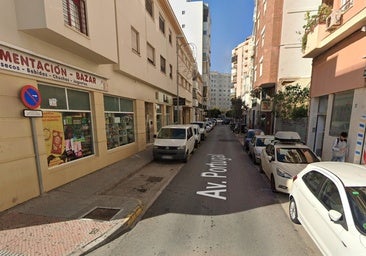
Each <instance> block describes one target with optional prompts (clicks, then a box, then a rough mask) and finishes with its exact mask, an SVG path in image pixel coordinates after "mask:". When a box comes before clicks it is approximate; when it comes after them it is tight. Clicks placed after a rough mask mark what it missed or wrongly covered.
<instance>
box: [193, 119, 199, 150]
mask: <svg viewBox="0 0 366 256" xmlns="http://www.w3.org/2000/svg"><path fill="white" fill-rule="evenodd" d="M192 127H193V134H194V139H195V144H194V147H195V148H198V146H199V144H200V143H201V134H200V126H199V125H198V124H192Z"/></svg>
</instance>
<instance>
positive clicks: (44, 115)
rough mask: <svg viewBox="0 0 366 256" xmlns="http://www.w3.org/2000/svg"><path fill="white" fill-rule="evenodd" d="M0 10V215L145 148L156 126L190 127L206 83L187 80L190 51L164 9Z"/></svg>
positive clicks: (16, 4)
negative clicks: (196, 96) (195, 97)
mask: <svg viewBox="0 0 366 256" xmlns="http://www.w3.org/2000/svg"><path fill="white" fill-rule="evenodd" d="M0 7H1V9H2V10H3V15H1V17H0V21H1V22H0V24H1V25H0V27H1V31H2V33H1V38H0V109H1V110H0V123H1V124H0V132H1V136H0V149H1V155H0V170H1V173H0V194H1V198H0V211H2V210H5V209H8V208H11V207H13V206H15V205H17V204H20V203H22V202H24V201H27V200H29V199H31V198H33V197H37V196H39V195H40V194H42V193H43V192H46V191H49V190H52V189H54V188H56V187H59V186H61V185H63V184H66V183H68V182H70V181H73V180H75V179H77V178H79V177H82V176H84V175H87V174H89V173H92V172H95V171H97V170H98V169H100V168H103V167H105V166H108V165H110V164H112V163H114V162H116V161H118V160H120V159H123V158H125V157H128V156H130V155H132V154H135V153H137V152H139V151H140V150H143V149H145V147H146V146H147V145H148V144H149V143H151V142H152V138H153V134H154V133H155V132H156V131H157V130H158V129H159V128H160V127H161V126H162V125H165V124H169V123H173V122H174V121H176V122H179V123H189V122H190V121H192V116H193V114H192V113H193V110H192V91H193V88H194V87H195V86H199V85H195V84H196V83H198V84H199V83H201V86H202V79H201V78H200V75H199V74H197V76H196V77H195V79H193V77H192V76H191V74H192V71H193V70H194V69H195V67H196V62H195V59H194V56H193V53H192V51H191V49H190V48H189V47H188V48H187V47H178V46H179V45H182V44H188V42H187V40H186V39H185V37H182V36H181V35H183V31H182V29H181V27H180V25H179V23H178V21H177V19H176V17H175V15H174V12H173V10H172V8H171V6H170V4H169V2H168V0H138V1H129V0H121V1H113V0H105V1H85V0H78V1H76V0H37V1H28V0H3V1H1V2H0ZM177 97H179V100H178V101H177ZM174 99H176V100H175V101H176V102H178V106H174V105H173V102H174ZM174 112H175V114H174Z"/></svg>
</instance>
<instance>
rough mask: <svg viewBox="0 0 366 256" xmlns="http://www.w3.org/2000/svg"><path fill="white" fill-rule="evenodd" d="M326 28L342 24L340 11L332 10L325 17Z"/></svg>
mask: <svg viewBox="0 0 366 256" xmlns="http://www.w3.org/2000/svg"><path fill="white" fill-rule="evenodd" d="M326 24H327V30H332V29H335V28H336V27H338V26H340V25H341V24H342V11H341V10H337V11H333V12H332V13H331V14H330V15H329V16H328V17H327V19H326Z"/></svg>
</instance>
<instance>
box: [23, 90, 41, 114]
mask: <svg viewBox="0 0 366 256" xmlns="http://www.w3.org/2000/svg"><path fill="white" fill-rule="evenodd" d="M20 98H21V100H22V102H23V104H24V106H26V107H27V108H29V109H36V108H38V107H39V106H40V105H41V100H42V98H41V94H40V93H39V91H38V89H37V88H36V87H34V86H32V85H25V86H23V88H22V90H21V91H20Z"/></svg>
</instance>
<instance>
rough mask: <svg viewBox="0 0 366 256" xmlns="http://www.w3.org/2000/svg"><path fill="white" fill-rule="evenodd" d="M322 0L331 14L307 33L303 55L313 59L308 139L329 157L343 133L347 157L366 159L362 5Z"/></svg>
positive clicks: (353, 0)
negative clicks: (346, 134)
mask: <svg viewBox="0 0 366 256" xmlns="http://www.w3.org/2000/svg"><path fill="white" fill-rule="evenodd" d="M323 4H326V5H327V6H328V8H329V9H330V12H329V13H330V14H329V15H327V16H326V18H325V19H318V21H319V22H317V24H316V26H314V27H313V28H312V29H311V30H309V31H306V34H305V37H306V47H305V53H304V57H306V58H312V60H313V65H312V77H311V91H310V93H311V109H310V117H311V119H310V121H309V127H308V141H307V143H308V144H309V145H311V146H312V147H313V149H314V150H315V151H316V152H317V153H318V154H319V155H321V157H322V159H323V160H330V159H331V154H332V152H331V147H332V143H333V142H334V140H335V139H336V137H338V136H339V134H340V133H341V132H343V131H344V132H347V133H348V143H349V152H348V155H347V157H346V161H349V162H354V163H361V164H364V163H365V157H366V151H365V146H364V145H365V140H364V138H365V119H366V116H365V115H366V103H365V100H364V99H365V97H366V89H365V86H366V82H365V81H366V80H365V77H366V75H365V69H366V68H365V67H366V60H365V56H366V51H365V45H366V5H365V2H364V1H359V0H347V1H344V0H342V1H335V0H334V1H323ZM318 15H319V13H318Z"/></svg>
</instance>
